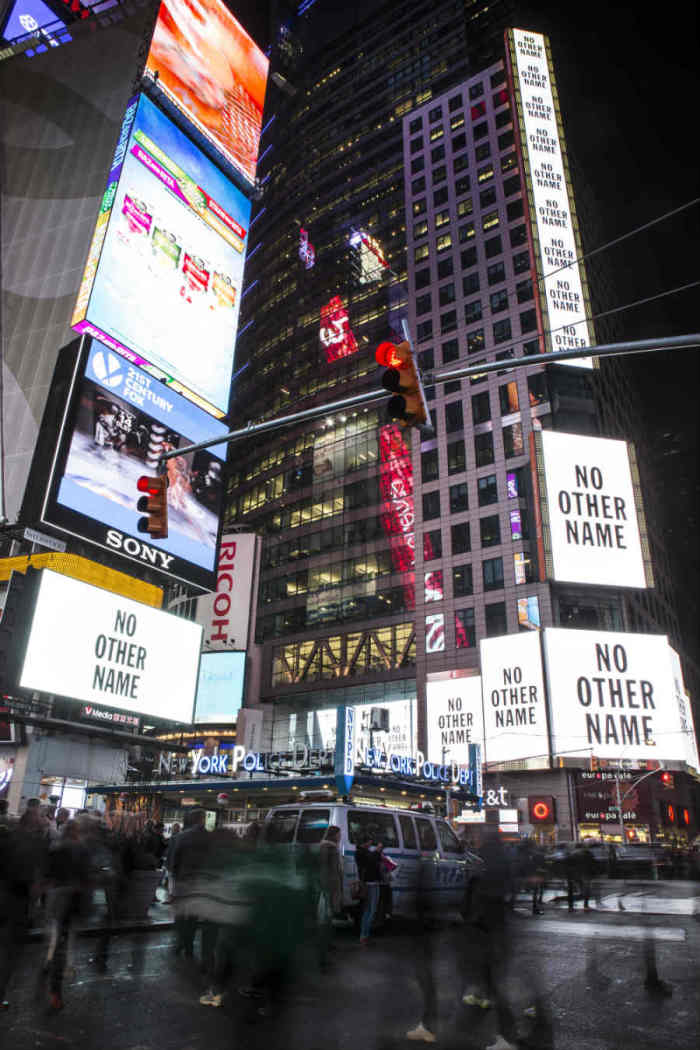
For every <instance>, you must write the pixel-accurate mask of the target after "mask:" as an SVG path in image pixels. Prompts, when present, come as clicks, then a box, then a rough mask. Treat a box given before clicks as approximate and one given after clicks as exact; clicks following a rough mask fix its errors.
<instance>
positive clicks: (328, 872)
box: [317, 824, 343, 970]
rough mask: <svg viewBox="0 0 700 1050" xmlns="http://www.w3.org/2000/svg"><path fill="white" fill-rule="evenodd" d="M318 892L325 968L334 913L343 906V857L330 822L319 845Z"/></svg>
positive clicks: (321, 945)
mask: <svg viewBox="0 0 700 1050" xmlns="http://www.w3.org/2000/svg"><path fill="white" fill-rule="evenodd" d="M319 869H320V884H321V892H320V893H319V897H318V909H317V914H318V927H319V962H320V966H321V969H322V970H324V969H327V968H328V953H329V951H330V948H331V943H332V940H333V916H334V915H337V914H338V913H339V912H340V910H341V908H342V906H343V858H342V856H341V853H340V828H339V827H338V826H337V825H336V824H329V826H328V828H327V829H326V834H325V836H324V838H323V840H322V842H321V845H320V848H319Z"/></svg>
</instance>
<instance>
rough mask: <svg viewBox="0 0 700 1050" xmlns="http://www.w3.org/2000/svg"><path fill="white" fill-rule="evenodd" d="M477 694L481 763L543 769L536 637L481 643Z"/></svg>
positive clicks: (545, 742) (543, 717)
mask: <svg viewBox="0 0 700 1050" xmlns="http://www.w3.org/2000/svg"><path fill="white" fill-rule="evenodd" d="M480 649H481V689H482V696H483V704H484V736H485V748H484V762H485V764H487V765H488V766H492V765H494V764H500V763H503V762H517V763H519V764H520V765H522V767H523V768H528V769H546V768H547V767H548V765H549V738H548V733H547V712H546V708H545V690H544V677H543V673H542V654H541V651H540V632H539V631H532V632H528V633H523V634H508V635H505V636H503V637H501V638H484V639H483V640H482V641H481V643H480Z"/></svg>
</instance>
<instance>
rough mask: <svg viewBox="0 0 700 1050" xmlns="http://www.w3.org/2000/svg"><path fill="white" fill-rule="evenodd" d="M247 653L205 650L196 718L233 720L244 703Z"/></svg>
mask: <svg viewBox="0 0 700 1050" xmlns="http://www.w3.org/2000/svg"><path fill="white" fill-rule="evenodd" d="M244 677H245V653H238V652H228V653H227V652H220V653H202V656H201V660H200V664H199V683H198V685H197V699H196V702H195V707H194V720H195V722H208V723H214V722H215V723H216V724H217V725H227V724H233V723H234V722H235V721H236V719H237V717H238V712H239V711H240V708H241V704H242V703H243V681H244Z"/></svg>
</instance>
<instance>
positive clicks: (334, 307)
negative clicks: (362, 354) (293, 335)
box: [319, 295, 359, 362]
mask: <svg viewBox="0 0 700 1050" xmlns="http://www.w3.org/2000/svg"><path fill="white" fill-rule="evenodd" d="M319 336H320V339H321V345H322V346H323V349H324V350H325V353H326V361H328V362H331V361H339V360H340V358H341V357H349V356H350V354H354V353H356V352H357V350H358V349H359V347H358V345H357V340H356V339H355V336H354V335H353V331H352V328H351V327H350V317H349V315H348V311H347V310H346V308H345V304H344V303H343V300H342V299H341V298H340V296H339V295H334V296H333V298H332V299H331V300H330V301H329V302H327V303H326V305H325V306H322V307H321V328H320V332H319Z"/></svg>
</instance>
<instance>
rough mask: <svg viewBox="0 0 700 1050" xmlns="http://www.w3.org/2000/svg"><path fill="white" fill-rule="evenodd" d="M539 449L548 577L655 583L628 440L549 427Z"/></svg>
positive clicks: (542, 433) (537, 459) (538, 442)
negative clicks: (647, 554) (647, 551)
mask: <svg viewBox="0 0 700 1050" xmlns="http://www.w3.org/2000/svg"><path fill="white" fill-rule="evenodd" d="M534 454H535V464H534V465H535V473H536V478H537V489H538V494H539V509H540V511H541V521H542V529H543V531H544V533H545V536H544V540H545V542H544V551H545V568H546V571H547V575H548V576H550V577H551V578H552V579H555V580H561V581H566V582H568V583H585V584H589V585H599V586H607V587H639V588H643V587H647V586H649V585H650V584H651V582H652V578H651V566H650V563H649V559H648V557H647V558H645V556H644V553H643V552H644V549H645V548H646V524H645V521H644V514H643V511H642V509H641V492H640V491H639V485H638V483H637V482H636V481H635V478H636V468H634V471H633V467H634V458H633V457H634V454H633V450H632V449H631V447H630V446H628V444H627V442H625V441H613V440H611V439H609V438H598V437H587V436H583V435H580V434H563V433H560V432H558V431H553V430H543V431H539V432H536V433H535V434H534Z"/></svg>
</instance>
